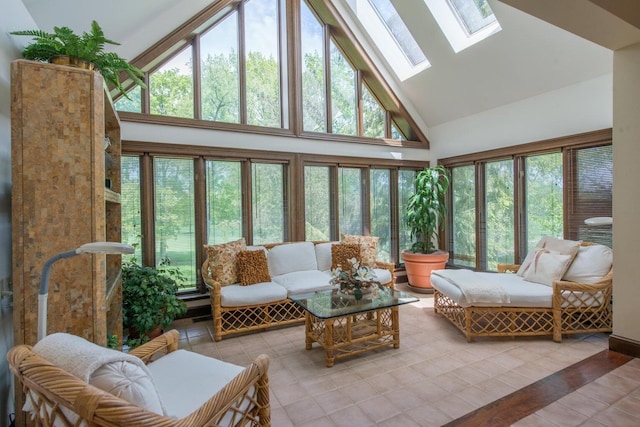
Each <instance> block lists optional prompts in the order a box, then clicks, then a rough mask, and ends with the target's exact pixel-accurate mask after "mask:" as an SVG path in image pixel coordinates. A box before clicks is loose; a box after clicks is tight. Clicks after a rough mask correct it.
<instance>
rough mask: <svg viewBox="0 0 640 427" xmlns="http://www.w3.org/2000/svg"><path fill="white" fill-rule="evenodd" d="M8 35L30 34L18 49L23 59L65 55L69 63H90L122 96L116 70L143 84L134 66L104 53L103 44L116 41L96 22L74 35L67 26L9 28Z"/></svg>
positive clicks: (52, 59)
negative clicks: (19, 29) (42, 28)
mask: <svg viewBox="0 0 640 427" xmlns="http://www.w3.org/2000/svg"><path fill="white" fill-rule="evenodd" d="M10 34H13V35H17V36H31V37H33V41H32V43H31V44H29V45H28V46H27V47H25V48H24V50H23V51H22V56H23V57H24V58H25V59H30V60H33V61H43V62H56V63H61V62H60V61H58V59H59V58H61V57H64V58H67V60H66V63H68V64H69V65H76V66H78V65H79V64H91V65H87V66H85V68H91V67H92V66H93V67H95V69H97V70H98V71H99V72H100V74H102V76H103V77H104V79H105V81H106V82H107V83H108V84H111V85H113V86H114V87H115V88H117V89H118V91H119V92H120V93H122V94H124V95H126V93H125V88H124V86H123V85H122V83H121V82H120V73H121V72H124V73H126V74H127V76H129V78H130V79H131V80H132V81H133V82H134V83H135V84H137V85H139V86H141V87H146V85H145V84H144V82H143V81H142V80H141V78H142V77H143V76H144V73H143V72H142V71H141V70H140V69H139V68H137V67H135V66H133V65H131V64H129V63H128V62H127V61H126V60H125V59H124V58H121V57H120V56H118V54H116V53H114V52H105V51H104V48H105V45H106V44H111V45H119V44H120V43H118V42H115V41H113V40H110V39H108V38H106V37H105V35H104V31H102V28H101V27H100V25H98V23H97V22H96V21H92V22H91V31H90V32H88V33H87V32H83V33H82V35H78V34H76V33H74V32H73V30H71V29H70V28H68V27H53V32H52V33H49V32H46V31H42V30H24V31H13V32H11V33H10Z"/></svg>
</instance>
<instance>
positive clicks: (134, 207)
mask: <svg viewBox="0 0 640 427" xmlns="http://www.w3.org/2000/svg"><path fill="white" fill-rule="evenodd" d="M175 150H176V147H168V148H167V147H166V145H165V144H154V143H138V142H131V143H127V142H126V141H125V143H124V144H123V152H124V155H123V160H122V187H123V191H124V192H125V193H124V194H123V197H122V230H123V232H122V236H123V241H125V242H126V243H138V245H137V253H136V258H137V259H138V260H139V261H142V262H143V263H144V264H146V265H157V264H159V263H161V262H162V261H163V260H165V259H169V260H170V262H171V264H172V265H174V266H177V267H179V268H180V270H181V271H182V272H183V273H184V274H185V276H186V281H185V283H182V284H181V290H182V291H196V290H199V291H206V288H205V287H204V286H203V284H202V279H201V275H200V266H201V265H202V263H203V261H204V258H205V257H206V256H207V251H206V250H205V248H204V246H205V245H212V244H220V243H225V242H229V241H233V240H237V239H239V238H241V237H244V238H245V239H246V241H247V244H248V245H260V244H267V243H277V242H286V241H302V240H307V241H332V240H340V237H341V236H340V235H341V233H346V234H357V235H362V234H364V235H372V236H377V237H379V238H380V240H379V244H378V259H380V260H385V261H389V262H394V263H400V261H401V260H400V257H399V253H400V251H401V250H402V249H405V248H407V247H409V246H410V238H409V236H408V233H407V231H406V227H405V226H404V224H403V223H402V221H401V220H399V218H401V216H402V215H403V213H404V209H405V206H406V199H407V197H408V195H409V194H410V193H411V192H413V178H414V176H415V173H416V171H418V170H420V169H422V168H423V167H424V163H423V162H412V161H406V160H405V161H397V160H391V161H389V160H381V159H372V158H347V157H344V156H340V157H334V156H319V155H300V154H294V153H275V152H274V153H271V154H270V155H265V153H264V152H253V151H249V150H229V149H220V148H211V147H201V146H187V145H185V146H180V148H179V150H180V156H178V155H176V153H175ZM150 153H154V154H150ZM186 153H190V155H189V156H187V154H186ZM258 154H259V157H257V156H258ZM343 161H348V164H345V165H343V164H342V163H341V162H343ZM145 233H146V235H145ZM395 236H400V238H399V239H397V238H396V237H395Z"/></svg>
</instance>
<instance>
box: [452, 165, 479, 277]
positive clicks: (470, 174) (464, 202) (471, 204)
mask: <svg viewBox="0 0 640 427" xmlns="http://www.w3.org/2000/svg"><path fill="white" fill-rule="evenodd" d="M475 173H476V169H475V167H474V166H473V165H466V166H457V167H454V168H451V187H450V190H451V193H452V195H453V197H452V200H453V202H452V203H451V216H450V217H451V225H450V227H449V228H450V230H451V239H450V240H451V248H450V252H451V262H452V263H453V264H456V265H460V266H465V267H475V265H476V177H475Z"/></svg>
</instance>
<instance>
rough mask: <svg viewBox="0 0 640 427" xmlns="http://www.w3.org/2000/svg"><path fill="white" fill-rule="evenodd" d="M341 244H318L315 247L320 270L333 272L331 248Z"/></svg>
mask: <svg viewBox="0 0 640 427" xmlns="http://www.w3.org/2000/svg"><path fill="white" fill-rule="evenodd" d="M337 243H340V242H326V243H318V244H317V245H316V247H315V250H316V262H317V263H318V270H320V271H330V270H331V246H333V245H335V244H337Z"/></svg>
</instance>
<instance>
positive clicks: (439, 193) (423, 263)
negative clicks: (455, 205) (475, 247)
mask: <svg viewBox="0 0 640 427" xmlns="http://www.w3.org/2000/svg"><path fill="white" fill-rule="evenodd" d="M449 182H450V179H449V172H448V171H447V169H446V168H445V167H444V166H442V165H438V166H435V167H432V168H425V169H423V170H421V171H420V172H418V173H417V175H416V177H415V181H414V184H415V192H414V193H413V194H412V195H411V196H409V200H408V203H407V209H406V212H405V222H406V224H407V226H408V227H409V230H410V233H411V238H415V239H416V240H415V243H414V244H413V245H412V247H411V250H405V251H402V259H403V260H404V265H405V268H406V270H407V277H408V279H409V285H411V286H412V287H414V288H417V290H431V289H432V287H431V271H432V270H438V269H442V268H444V267H445V265H446V263H447V261H448V260H449V253H448V252H445V251H441V250H439V249H438V248H437V247H436V243H437V239H438V231H439V229H440V226H441V225H442V223H443V222H444V220H445V218H446V214H447V208H446V200H445V197H446V194H447V190H448V189H449Z"/></svg>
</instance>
